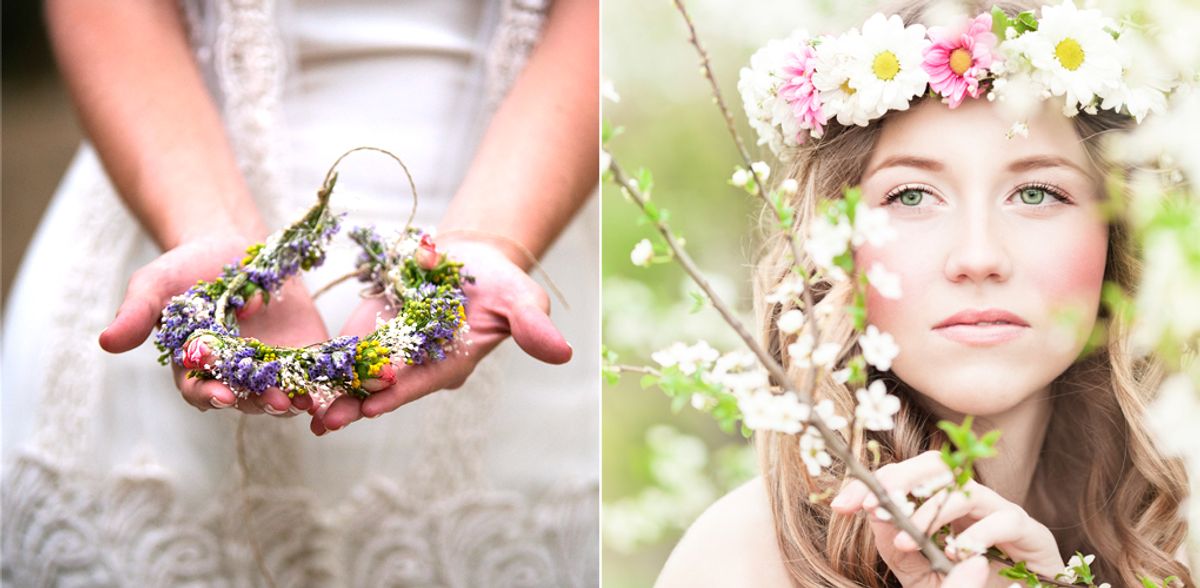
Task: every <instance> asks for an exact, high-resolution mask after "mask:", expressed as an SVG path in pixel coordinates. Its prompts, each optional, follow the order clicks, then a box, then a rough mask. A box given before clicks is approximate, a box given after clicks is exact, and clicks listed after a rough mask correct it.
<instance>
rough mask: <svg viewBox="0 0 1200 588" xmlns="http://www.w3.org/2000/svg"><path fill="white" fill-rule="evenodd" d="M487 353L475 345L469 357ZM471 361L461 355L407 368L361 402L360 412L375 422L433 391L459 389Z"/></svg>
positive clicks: (469, 370) (468, 370)
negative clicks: (380, 417)
mask: <svg viewBox="0 0 1200 588" xmlns="http://www.w3.org/2000/svg"><path fill="white" fill-rule="evenodd" d="M487 351H488V349H486V348H480V346H479V345H476V346H475V347H473V348H472V349H471V353H473V354H479V355H482V354H485V353H487ZM474 369H475V359H474V358H472V357H467V356H464V355H457V356H453V357H451V358H449V359H446V360H444V361H440V362H437V363H433V364H425V365H420V366H407V367H404V368H403V369H401V370H399V371H398V372H396V383H395V384H392V386H391V387H389V388H385V389H384V390H381V391H379V392H376V393H374V394H372V395H370V396H368V397H367V399H366V400H363V402H362V408H361V412H362V415H363V416H365V417H367V418H375V417H377V416H379V415H381V414H384V413H387V412H391V411H393V410H396V409H397V408H400V407H401V406H404V405H405V404H408V403H409V402H412V401H414V400H416V399H418V398H421V397H422V396H425V395H427V394H429V393H430V392H435V391H437V390H444V389H453V388H457V387H459V386H461V385H462V384H463V382H464V381H466V378H467V376H468V375H470V374H471V371H472V370H474Z"/></svg>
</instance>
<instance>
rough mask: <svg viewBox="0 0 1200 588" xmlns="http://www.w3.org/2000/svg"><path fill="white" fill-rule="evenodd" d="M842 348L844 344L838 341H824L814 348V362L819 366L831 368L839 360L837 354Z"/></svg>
mask: <svg viewBox="0 0 1200 588" xmlns="http://www.w3.org/2000/svg"><path fill="white" fill-rule="evenodd" d="M841 350H842V346H841V345H838V344H837V343H833V342H829V343H822V344H820V345H818V346H817V348H816V349H814V350H813V352H812V363H813V365H815V366H817V367H821V368H825V369H829V368H831V367H833V363H834V362H835V361H837V354H838V352H839V351H841Z"/></svg>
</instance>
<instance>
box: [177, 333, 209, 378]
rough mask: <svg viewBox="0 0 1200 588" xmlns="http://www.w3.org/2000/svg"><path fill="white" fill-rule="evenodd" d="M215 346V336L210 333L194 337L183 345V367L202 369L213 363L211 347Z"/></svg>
mask: <svg viewBox="0 0 1200 588" xmlns="http://www.w3.org/2000/svg"><path fill="white" fill-rule="evenodd" d="M216 346H217V338H216V337H213V336H212V335H201V336H199V337H194V338H192V339H191V340H189V341H188V342H187V344H185V345H184V346H183V367H185V368H187V369H189V370H199V369H204V366H206V365H212V363H213V356H214V353H213V349H215V348H216Z"/></svg>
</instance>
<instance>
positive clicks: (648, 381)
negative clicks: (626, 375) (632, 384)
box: [638, 374, 658, 390]
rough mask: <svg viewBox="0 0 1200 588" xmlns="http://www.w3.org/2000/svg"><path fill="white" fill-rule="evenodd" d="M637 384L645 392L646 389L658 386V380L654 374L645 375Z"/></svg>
mask: <svg viewBox="0 0 1200 588" xmlns="http://www.w3.org/2000/svg"><path fill="white" fill-rule="evenodd" d="M638 383H639V384H641V385H642V390H645V389H646V388H649V387H651V386H654V385H656V384H658V378H657V377H655V376H654V374H646V375H644V376H642V378H641V380H638Z"/></svg>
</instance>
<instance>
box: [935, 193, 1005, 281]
mask: <svg viewBox="0 0 1200 588" xmlns="http://www.w3.org/2000/svg"><path fill="white" fill-rule="evenodd" d="M966 208H967V209H968V210H966V211H965V213H966V214H965V215H964V218H963V219H962V220H961V221H960V224H959V226H960V227H961V228H960V229H959V231H958V235H957V236H956V238H955V239H954V242H953V243H952V244H951V249H950V253H949V255H948V256H947V257H946V268H945V273H946V279H948V280H950V281H951V282H954V283H960V282H967V281H970V282H975V283H977V284H982V283H984V282H986V281H988V280H992V281H995V282H1004V281H1006V280H1008V278H1009V276H1010V275H1011V273H1012V259H1011V257H1010V256H1009V252H1008V245H1009V244H1008V243H1006V242H1005V239H1004V234H1003V227H1002V226H1000V220H1001V219H1000V218H998V215H996V214H992V212H993V211H989V210H986V209H985V207H983V206H968V207H966Z"/></svg>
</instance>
